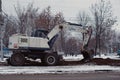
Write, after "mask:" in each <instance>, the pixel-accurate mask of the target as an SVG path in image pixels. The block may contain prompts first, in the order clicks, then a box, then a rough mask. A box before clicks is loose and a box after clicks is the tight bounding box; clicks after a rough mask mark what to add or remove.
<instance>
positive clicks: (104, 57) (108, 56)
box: [94, 53, 120, 60]
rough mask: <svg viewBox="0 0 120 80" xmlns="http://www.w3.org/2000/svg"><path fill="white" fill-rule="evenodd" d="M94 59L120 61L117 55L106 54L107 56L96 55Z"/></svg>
mask: <svg viewBox="0 0 120 80" xmlns="http://www.w3.org/2000/svg"><path fill="white" fill-rule="evenodd" d="M94 58H103V59H107V58H110V59H115V60H120V57H119V56H118V55H117V53H108V54H102V55H100V56H99V55H96V56H95V57H94Z"/></svg>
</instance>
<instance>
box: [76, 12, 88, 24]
mask: <svg viewBox="0 0 120 80" xmlns="http://www.w3.org/2000/svg"><path fill="white" fill-rule="evenodd" d="M77 18H78V23H79V24H81V25H83V26H87V25H88V24H89V22H90V16H89V15H88V14H87V13H86V12H85V11H83V12H79V14H78V17H77Z"/></svg>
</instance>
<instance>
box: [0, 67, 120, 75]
mask: <svg viewBox="0 0 120 80" xmlns="http://www.w3.org/2000/svg"><path fill="white" fill-rule="evenodd" d="M94 71H117V72H118V71H120V67H114V66H97V65H77V66H49V67H45V66H39V67H34V66H29V67H28V66H22V67H12V66H1V67H0V74H45V73H51V74H52V73H54V74H55V73H56V74H62V73H83V72H94Z"/></svg>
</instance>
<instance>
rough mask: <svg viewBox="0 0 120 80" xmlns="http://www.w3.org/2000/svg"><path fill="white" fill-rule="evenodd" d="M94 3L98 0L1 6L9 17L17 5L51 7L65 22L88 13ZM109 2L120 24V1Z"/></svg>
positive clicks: (7, 0) (24, 0) (12, 1)
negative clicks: (84, 12) (60, 14)
mask: <svg viewBox="0 0 120 80" xmlns="http://www.w3.org/2000/svg"><path fill="white" fill-rule="evenodd" d="M96 1H98V0H2V3H3V4H2V6H3V11H4V12H6V13H7V14H9V15H15V10H14V6H16V5H17V3H19V4H20V5H21V6H27V5H28V4H29V3H33V4H34V6H35V7H38V8H40V10H42V9H44V8H45V7H47V6H51V9H52V12H53V13H56V12H62V13H63V14H64V17H65V19H66V20H67V21H74V20H75V19H76V18H75V17H76V16H77V14H78V12H79V11H83V10H85V11H88V9H90V6H91V4H94V3H95V2H96ZM110 1H111V3H112V6H113V12H114V15H115V16H117V17H118V22H120V0H110ZM119 28H120V27H119ZM119 28H118V29H119Z"/></svg>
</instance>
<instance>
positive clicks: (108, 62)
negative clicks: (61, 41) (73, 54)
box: [0, 58, 120, 66]
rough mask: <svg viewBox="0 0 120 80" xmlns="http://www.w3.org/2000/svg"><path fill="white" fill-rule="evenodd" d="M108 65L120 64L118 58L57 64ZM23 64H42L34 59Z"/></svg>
mask: <svg viewBox="0 0 120 80" xmlns="http://www.w3.org/2000/svg"><path fill="white" fill-rule="evenodd" d="M85 64H87V65H91V64H92V65H110V66H120V60H114V59H110V58H107V59H102V58H94V59H91V60H88V61H84V60H80V61H61V62H60V63H59V66H67V65H85ZM0 66H8V64H7V62H0ZM25 66H43V64H41V63H40V62H36V61H27V63H26V64H25Z"/></svg>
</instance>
